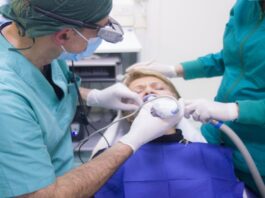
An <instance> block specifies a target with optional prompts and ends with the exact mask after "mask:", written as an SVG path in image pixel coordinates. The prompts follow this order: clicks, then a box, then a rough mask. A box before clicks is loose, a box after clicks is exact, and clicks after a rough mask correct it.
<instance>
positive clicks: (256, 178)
mask: <svg viewBox="0 0 265 198" xmlns="http://www.w3.org/2000/svg"><path fill="white" fill-rule="evenodd" d="M211 124H212V125H214V126H215V127H216V128H218V129H220V130H221V131H222V132H224V133H225V134H226V135H227V136H228V137H229V138H230V139H231V140H232V141H233V143H234V144H235V145H236V147H237V148H238V150H239V151H240V152H241V154H242V155H243V157H244V159H245V161H246V163H247V165H248V168H249V170H250V173H251V175H252V177H253V179H254V181H255V183H256V185H257V188H258V190H259V192H260V194H261V196H262V197H263V198H265V185H264V182H263V180H262V177H261V176H260V174H259V171H258V169H257V167H256V164H255V162H254V160H253V158H252V157H251V155H250V153H249V152H248V150H247V148H246V146H245V145H244V143H243V142H242V141H241V139H240V138H239V137H238V136H237V135H236V133H235V132H234V131H233V130H232V129H231V128H230V127H228V126H227V125H226V124H224V123H223V122H220V121H215V120H212V121H211Z"/></svg>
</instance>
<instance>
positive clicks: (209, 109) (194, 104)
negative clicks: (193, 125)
mask: <svg viewBox="0 0 265 198" xmlns="http://www.w3.org/2000/svg"><path fill="white" fill-rule="evenodd" d="M190 116H192V117H193V119H194V120H196V121H201V122H203V123H205V122H209V121H210V120H212V119H214V120H217V121H233V120H235V119H237V118H238V106H237V104H236V103H221V102H213V101H208V100H205V99H198V100H186V101H185V117H186V118H189V117H190Z"/></svg>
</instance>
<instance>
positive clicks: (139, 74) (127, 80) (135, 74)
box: [123, 69, 180, 99]
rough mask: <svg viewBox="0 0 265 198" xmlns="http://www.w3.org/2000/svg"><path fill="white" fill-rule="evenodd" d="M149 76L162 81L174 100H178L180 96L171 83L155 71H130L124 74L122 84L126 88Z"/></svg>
mask: <svg viewBox="0 0 265 198" xmlns="http://www.w3.org/2000/svg"><path fill="white" fill-rule="evenodd" d="M149 76H150V77H155V78H158V79H160V80H161V81H163V82H164V83H165V84H166V85H167V86H168V87H169V89H170V91H171V92H172V93H173V94H174V95H175V96H176V98H177V99H179V98H180V95H179V93H178V91H177V90H176V88H175V86H174V85H173V84H172V82H171V81H170V80H169V79H168V78H167V77H166V76H164V75H163V74H161V73H159V72H156V71H152V70H147V69H137V70H131V71H130V72H128V73H126V75H125V77H124V80H123V83H124V84H125V85H126V86H127V87H128V86H129V85H130V84H131V83H132V82H133V81H134V80H136V79H139V78H144V77H149Z"/></svg>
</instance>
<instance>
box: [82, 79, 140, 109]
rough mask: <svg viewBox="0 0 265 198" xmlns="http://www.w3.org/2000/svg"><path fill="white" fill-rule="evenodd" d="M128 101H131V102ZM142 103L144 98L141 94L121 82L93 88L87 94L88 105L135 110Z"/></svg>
mask: <svg viewBox="0 0 265 198" xmlns="http://www.w3.org/2000/svg"><path fill="white" fill-rule="evenodd" d="M126 101H130V103H128V102H126ZM141 104H142V100H141V98H140V97H139V95H138V94H136V93H135V92H132V91H131V90H129V89H128V88H127V87H126V86H125V85H123V84H121V83H117V84H115V85H112V86H110V87H108V88H106V89H103V90H97V89H93V90H91V91H90V92H89V93H88V95H87V105H88V106H99V107H104V108H108V109H115V110H124V111H134V110H136V109H138V108H139V106H140V105H141Z"/></svg>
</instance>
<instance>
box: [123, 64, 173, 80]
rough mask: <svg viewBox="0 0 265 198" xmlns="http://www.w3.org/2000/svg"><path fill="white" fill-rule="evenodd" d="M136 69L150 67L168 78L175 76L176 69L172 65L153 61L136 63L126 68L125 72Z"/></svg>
mask: <svg viewBox="0 0 265 198" xmlns="http://www.w3.org/2000/svg"><path fill="white" fill-rule="evenodd" d="M137 69H150V70H154V71H157V72H160V73H162V74H164V75H165V76H167V77H169V78H174V77H177V71H176V67H175V66H174V65H166V64H161V63H156V62H154V61H146V62H140V63H136V64H134V65H132V66H130V67H129V68H128V69H126V72H130V71H131V70H137Z"/></svg>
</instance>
